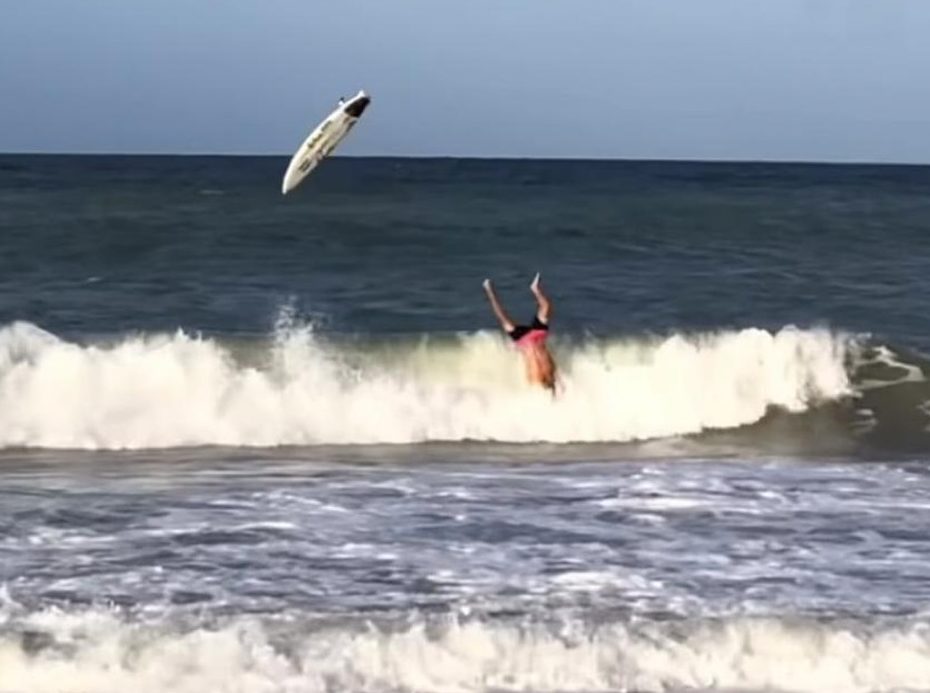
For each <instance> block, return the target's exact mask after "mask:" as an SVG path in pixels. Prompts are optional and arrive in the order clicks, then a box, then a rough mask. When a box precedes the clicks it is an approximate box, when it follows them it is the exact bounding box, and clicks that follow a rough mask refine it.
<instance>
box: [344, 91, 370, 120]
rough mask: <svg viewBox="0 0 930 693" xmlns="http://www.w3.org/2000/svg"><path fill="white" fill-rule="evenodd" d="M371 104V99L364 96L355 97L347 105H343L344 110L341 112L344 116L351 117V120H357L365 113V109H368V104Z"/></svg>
mask: <svg viewBox="0 0 930 693" xmlns="http://www.w3.org/2000/svg"><path fill="white" fill-rule="evenodd" d="M370 103H371V97H369V96H366V95H361V96H357V97H355V98H354V99H352V100H351V101H350V102H349V103H347V104H346V105H345V108H343V109H342V110H343V111H344V112H345V114H346V115H348V116H352V117H353V118H358V117H359V116H361V115H362V113H364V112H365V109H366V108H368V104H370Z"/></svg>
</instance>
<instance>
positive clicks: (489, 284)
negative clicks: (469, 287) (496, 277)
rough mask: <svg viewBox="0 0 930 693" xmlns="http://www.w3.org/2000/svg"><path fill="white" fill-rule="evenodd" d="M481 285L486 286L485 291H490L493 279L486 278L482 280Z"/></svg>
mask: <svg viewBox="0 0 930 693" xmlns="http://www.w3.org/2000/svg"><path fill="white" fill-rule="evenodd" d="M481 286H483V287H484V290H485V291H490V290H491V280H490V279H485V280H484V281H483V282H481Z"/></svg>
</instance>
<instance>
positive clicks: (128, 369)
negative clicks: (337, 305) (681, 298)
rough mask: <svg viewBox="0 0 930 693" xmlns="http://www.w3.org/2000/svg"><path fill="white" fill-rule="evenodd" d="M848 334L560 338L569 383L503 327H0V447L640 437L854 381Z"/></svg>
mask: <svg viewBox="0 0 930 693" xmlns="http://www.w3.org/2000/svg"><path fill="white" fill-rule="evenodd" d="M851 346H852V341H851V340H850V339H849V338H848V337H846V336H844V335H840V334H834V333H831V332H829V331H826V330H801V329H795V328H791V327H786V328H784V329H782V330H780V331H778V332H776V333H770V332H768V331H765V330H761V329H745V330H741V331H723V332H718V333H712V334H697V335H672V336H669V337H664V338H658V337H641V338H631V339H625V340H623V339H611V340H600V341H599V340H588V341H585V342H581V343H576V344H573V343H568V342H565V343H559V342H556V344H555V352H556V358H557V360H558V362H559V364H560V368H561V383H562V387H561V392H560V394H559V395H558V396H557V397H556V398H552V397H551V396H549V395H548V394H547V393H545V392H544V391H541V390H539V389H537V388H533V387H530V386H529V385H527V384H526V383H525V382H524V381H523V376H522V367H521V365H520V363H519V362H518V359H519V357H518V356H517V355H516V354H515V353H514V351H513V350H512V348H511V347H510V346H509V345H508V344H507V343H506V342H505V340H504V339H503V338H502V337H500V336H498V335H497V334H491V333H475V334H463V335H459V336H453V337H446V338H441V337H429V336H426V337H422V338H420V339H419V340H406V341H404V340H394V341H390V340H388V341H381V342H371V341H369V342H360V341H351V340H343V341H342V342H339V341H333V340H332V339H326V338H324V337H322V336H320V335H318V334H316V333H315V331H314V329H313V327H312V326H309V325H299V326H295V325H283V326H281V327H280V328H279V329H278V330H277V332H276V333H275V334H274V335H273V338H272V339H270V340H268V341H265V342H264V343H258V342H252V343H249V342H238V343H237V342H225V341H219V340H216V339H212V338H203V337H200V336H195V335H189V334H185V333H183V332H178V333H175V334H156V335H136V336H127V337H122V338H119V339H114V340H111V341H109V342H106V341H104V342H97V343H87V344H79V343H74V342H69V341H66V340H64V339H61V338H59V337H56V336H55V335H52V334H50V333H48V332H46V331H43V330H42V329H40V328H38V327H36V326H34V325H32V324H29V323H15V324H11V325H7V326H5V327H3V328H0V446H3V447H45V448H84V449H108V448H109V449H126V448H136V449H138V448H165V447H176V446H193V445H230V446H278V445H315V444H350V443H352V444H354V443H361V444H364V443H412V442H421V441H461V440H479V441H504V442H532V441H546V442H553V443H563V442H600V441H612V442H616V441H631V440H643V439H649V438H657V437H667V436H680V435H684V434H694V433H699V432H701V431H706V430H710V429H730V428H734V427H738V426H745V425H747V424H752V423H754V422H757V421H759V420H760V419H762V418H763V417H765V416H766V413H767V412H769V411H771V410H773V408H774V409H778V410H784V411H787V412H803V411H805V410H807V409H808V408H809V407H811V406H814V405H816V404H817V403H820V402H825V401H830V400H836V399H837V398H841V397H843V396H844V395H847V394H848V393H849V392H850V383H849V380H848V377H847V361H848V358H849V354H850V349H851Z"/></svg>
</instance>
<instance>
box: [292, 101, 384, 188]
mask: <svg viewBox="0 0 930 693" xmlns="http://www.w3.org/2000/svg"><path fill="white" fill-rule="evenodd" d="M369 103H371V98H369V96H368V95H367V94H366V93H365V92H364V91H360V92H359V93H358V94H356V95H355V96H353V97H352V98H351V99H348V100H347V101H343V100H342V99H340V100H339V105H338V106H337V107H336V110H335V111H333V112H332V113H330V114H329V115H328V116H326V118H325V120H323V122H322V123H320V124H319V125H317V126H316V128H315V129H314V130H313V132H311V133H310V135H309V136H308V137H307V139H305V140H304V143H303V144H302V145H300V149H298V150H297V151H296V152H295V153H294V156H293V157H291V163H290V164H288V166H287V172H286V173H285V174H284V181H283V182H282V183H281V194H282V195H287V193H289V192H290V191H291V190H293V189H294V188H296V187H297V186H298V185H300V183H301V182H302V181H303V179H304V178H306V177H307V176H308V175H309V174H310V172H311V171H312V170H313V169H315V168H316V167H317V165H318V164H319V163H320V162H321V161H322V160H323V159H325V158H326V157H327V156H329V155H330V154H331V153H332V151H333V150H334V149H335V148H336V146H337V145H338V144H339V143H340V142H342V140H343V138H345V136H346V135H348V134H349V131H350V130H351V129H352V127H353V126H354V125H355V123H357V122H358V119H359V118H360V117H361V116H362V113H364V112H365V109H366V108H368V104H369Z"/></svg>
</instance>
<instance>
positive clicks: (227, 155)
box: [0, 151, 930, 167]
mask: <svg viewBox="0 0 930 693" xmlns="http://www.w3.org/2000/svg"><path fill="white" fill-rule="evenodd" d="M5 156H36V157H54V156H58V157H61V156H67V157H126V158H130V157H138V158H143V157H163V158H216V159H286V158H289V157H290V156H291V155H289V154H277V153H268V152H265V153H249V152H145V151H137V152H107V151H66V152H51V151H0V157H5ZM329 158H331V159H363V160H364V159H412V160H421V161H449V160H457V161H540V162H579V163H584V162H588V163H669V164H689V163H690V164H766V165H789V166H790V165H794V166H916V167H923V166H930V161H926V162H918V161H880V160H868V159H820V160H818V159H764V158H745V159H741V158H718V159H701V158H692V157H680V158H677V157H667V158H664V157H585V156H581V157H576V156H514V155H510V156H508V155H498V156H494V155H482V154H470V155H465V156H462V155H454V154H348V155H347V154H341V155H339V156H331V157H329Z"/></svg>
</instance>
